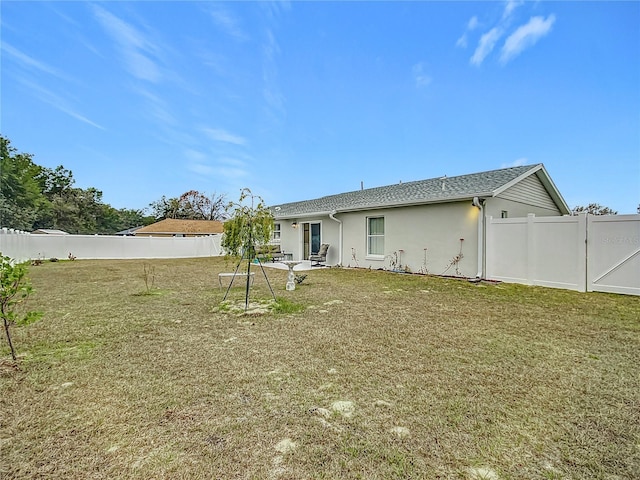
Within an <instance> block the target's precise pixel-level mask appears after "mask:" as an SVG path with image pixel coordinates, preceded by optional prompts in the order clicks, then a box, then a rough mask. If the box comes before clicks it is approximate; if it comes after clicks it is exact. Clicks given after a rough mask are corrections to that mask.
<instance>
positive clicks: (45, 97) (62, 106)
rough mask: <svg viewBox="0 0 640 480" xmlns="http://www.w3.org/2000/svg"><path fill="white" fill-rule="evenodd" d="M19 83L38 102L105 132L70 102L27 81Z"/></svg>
mask: <svg viewBox="0 0 640 480" xmlns="http://www.w3.org/2000/svg"><path fill="white" fill-rule="evenodd" d="M21 83H22V84H23V85H24V86H25V87H27V88H28V89H29V91H30V93H31V94H32V95H34V96H35V97H36V98H38V99H40V101H42V102H44V103H46V104H48V105H50V106H52V107H54V108H55V109H57V110H60V111H61V112H63V113H65V114H67V115H69V116H70V117H73V118H75V119H76V120H78V121H80V122H83V123H86V124H87V125H91V126H92V127H95V128H99V129H100V130H105V128H104V127H103V126H102V125H99V124H98V123H96V122H94V121H92V120H90V119H89V118H87V117H85V116H84V115H82V114H81V113H80V112H78V111H77V110H76V109H75V108H73V107H72V106H71V105H70V102H69V101H68V100H66V99H64V98H62V97H61V96H59V95H56V94H55V93H53V92H52V91H50V90H48V89H46V88H44V87H42V86H41V85H38V84H37V83H34V82H32V81H29V80H25V79H23V80H21Z"/></svg>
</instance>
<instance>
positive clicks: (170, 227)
mask: <svg viewBox="0 0 640 480" xmlns="http://www.w3.org/2000/svg"><path fill="white" fill-rule="evenodd" d="M223 231H224V226H223V223H222V222H218V221H217V220H180V219H177V218H165V219H164V220H160V221H159V222H156V223H152V224H151V225H147V226H146V227H142V228H139V229H138V230H136V231H135V232H134V235H139V234H141V233H142V234H151V233H155V234H164V235H178V234H183V235H184V234H188V235H213V234H215V233H222V232H223Z"/></svg>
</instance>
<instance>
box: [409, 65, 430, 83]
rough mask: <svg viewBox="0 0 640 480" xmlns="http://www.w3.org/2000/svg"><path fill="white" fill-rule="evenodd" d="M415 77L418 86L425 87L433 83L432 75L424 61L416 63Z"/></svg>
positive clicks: (413, 70) (414, 68)
mask: <svg viewBox="0 0 640 480" xmlns="http://www.w3.org/2000/svg"><path fill="white" fill-rule="evenodd" d="M412 72H413V79H414V81H415V83H416V88H425V87H427V86H429V84H430V83H431V76H430V75H428V74H427V73H426V72H425V65H424V63H423V62H419V63H416V64H415V65H414V66H413V68H412Z"/></svg>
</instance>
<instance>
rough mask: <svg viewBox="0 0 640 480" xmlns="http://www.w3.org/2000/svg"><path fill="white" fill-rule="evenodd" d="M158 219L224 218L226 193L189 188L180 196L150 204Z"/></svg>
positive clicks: (164, 198)
mask: <svg viewBox="0 0 640 480" xmlns="http://www.w3.org/2000/svg"><path fill="white" fill-rule="evenodd" d="M149 206H150V207H151V210H152V212H153V215H154V216H155V217H156V219H158V220H162V219H165V218H182V219H185V220H224V219H225V218H227V215H226V207H227V205H226V202H225V196H224V195H217V194H216V193H213V194H211V195H209V196H207V195H205V194H204V193H201V192H199V191H197V190H189V191H188V192H185V193H183V194H182V195H180V196H179V197H178V198H167V197H165V196H164V195H163V196H162V198H161V199H160V200H156V201H155V202H153V203H151V204H150V205H149Z"/></svg>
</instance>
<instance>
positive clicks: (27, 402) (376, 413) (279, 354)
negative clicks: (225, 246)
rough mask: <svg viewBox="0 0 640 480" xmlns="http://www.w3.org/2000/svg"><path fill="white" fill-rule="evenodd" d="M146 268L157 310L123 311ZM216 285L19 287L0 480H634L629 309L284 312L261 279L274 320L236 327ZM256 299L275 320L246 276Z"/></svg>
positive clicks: (61, 265) (214, 262)
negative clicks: (21, 316) (21, 308)
mask: <svg viewBox="0 0 640 480" xmlns="http://www.w3.org/2000/svg"><path fill="white" fill-rule="evenodd" d="M143 264H151V265H152V266H153V269H154V270H153V271H154V275H155V278H154V280H155V287H156V288H158V289H160V290H161V291H162V292H163V294H162V295H136V294H137V293H139V292H140V291H142V290H144V289H145V285H144V282H143V280H142V279H140V278H139V273H140V272H141V271H142V269H143ZM265 270H266V269H265ZM221 271H229V266H228V265H226V264H225V260H224V259H187V260H158V261H144V262H143V261H117V262H114V261H75V262H55V263H45V264H43V265H41V266H38V267H32V268H31V269H30V277H31V280H32V283H33V285H34V288H35V290H36V292H35V293H34V295H33V296H32V298H30V300H29V305H28V307H29V308H30V309H36V310H40V311H44V312H45V315H44V317H43V319H42V320H41V321H40V322H38V323H36V324H34V325H31V326H29V327H27V328H17V329H15V343H16V347H17V350H18V353H19V355H20V357H21V364H20V368H19V369H14V368H10V367H9V366H8V365H6V363H5V364H3V365H2V367H3V368H0V477H1V478H3V479H4V478H7V479H10V478H65V479H80V478H82V479H85V478H96V479H101V478H104V479H107V478H109V479H111V478H127V479H129V478H132V479H148V478H167V479H169V478H170V479H174V478H177V479H180V478H184V479H187V478H189V479H191V478H225V479H269V478H274V479H278V478H281V479H298V478H309V479H313V478H315V479H323V478H325V479H351V478H353V479H355V478H361V479H393V478H454V479H480V478H485V479H522V478H526V479H528V478H530V479H584V478H589V479H632V478H640V375H638V364H640V321H639V318H640V299H638V298H636V297H628V296H616V295H608V294H580V293H574V292H568V291H562V290H553V289H545V288H535V287H525V286H520V285H506V284H499V285H490V284H479V285H473V284H470V283H467V282H463V281H458V280H451V279H441V278H434V277H423V276H412V275H399V274H393V273H388V272H378V271H368V270H348V269H344V270H340V269H318V270H313V271H311V272H309V273H308V276H307V278H306V279H305V281H304V283H302V284H301V285H298V287H297V289H296V290H295V291H291V292H289V291H286V290H285V288H284V286H285V283H286V273H287V272H286V271H280V270H266V272H267V275H268V276H269V279H270V281H271V285H272V287H273V288H274V291H275V293H276V296H277V297H278V302H277V305H278V306H277V307H276V308H272V309H270V310H268V311H267V312H266V313H263V314H262V315H253V316H244V315H241V316H237V315H232V314H229V313H228V312H226V311H224V309H220V308H219V307H220V304H221V301H222V298H223V296H224V293H225V290H224V289H220V288H219V287H218V282H217V273H219V272H221ZM251 293H252V296H251V300H252V301H255V302H261V301H269V300H270V299H271V300H272V297H271V293H270V290H269V288H268V286H267V283H266V280H265V279H264V277H263V276H262V272H260V271H259V270H258V271H257V272H256V276H255V285H254V288H252V290H251ZM228 301H229V302H230V303H231V304H234V303H242V304H244V289H243V288H235V287H234V288H232V289H231V292H230V296H229V298H228ZM1 353H2V354H3V355H4V356H5V357H6V354H7V351H6V349H4V347H3V350H2V352H1Z"/></svg>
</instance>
